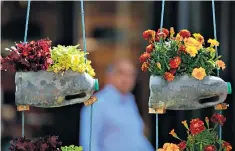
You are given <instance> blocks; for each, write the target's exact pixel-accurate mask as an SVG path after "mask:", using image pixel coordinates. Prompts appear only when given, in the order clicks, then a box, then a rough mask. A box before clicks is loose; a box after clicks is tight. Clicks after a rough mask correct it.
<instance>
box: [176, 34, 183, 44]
mask: <svg viewBox="0 0 235 151" xmlns="http://www.w3.org/2000/svg"><path fill="white" fill-rule="evenodd" d="M175 40H176V42H180V41H182V40H183V37H182V36H180V34H177V35H176V37H175Z"/></svg>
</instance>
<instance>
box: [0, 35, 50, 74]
mask: <svg viewBox="0 0 235 151" xmlns="http://www.w3.org/2000/svg"><path fill="white" fill-rule="evenodd" d="M50 47H51V41H50V40H49V39H41V40H38V41H36V42H35V41H31V42H29V43H22V42H20V43H16V47H11V48H10V49H9V48H6V50H8V51H10V53H9V55H8V56H6V57H5V58H2V57H0V58H1V70H10V71H13V72H15V71H38V70H47V68H48V66H49V65H50V64H51V63H52V62H51V58H50V57H51V54H50Z"/></svg>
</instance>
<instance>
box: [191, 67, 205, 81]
mask: <svg viewBox="0 0 235 151" xmlns="http://www.w3.org/2000/svg"><path fill="white" fill-rule="evenodd" d="M192 76H193V77H194V78H196V79H198V80H202V79H203V78H204V77H205V76H206V71H205V69H204V68H202V67H200V68H194V69H193V72H192Z"/></svg>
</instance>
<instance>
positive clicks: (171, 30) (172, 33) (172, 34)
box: [170, 27, 175, 37]
mask: <svg viewBox="0 0 235 151" xmlns="http://www.w3.org/2000/svg"><path fill="white" fill-rule="evenodd" d="M170 34H171V35H170V37H173V36H174V34H175V30H174V28H173V27H171V28H170Z"/></svg>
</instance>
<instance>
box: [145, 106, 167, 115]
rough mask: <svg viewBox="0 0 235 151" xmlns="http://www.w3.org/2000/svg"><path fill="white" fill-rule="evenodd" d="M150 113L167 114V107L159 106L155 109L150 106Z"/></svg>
mask: <svg viewBox="0 0 235 151" xmlns="http://www.w3.org/2000/svg"><path fill="white" fill-rule="evenodd" d="M149 113H150V114H165V113H166V108H163V107H161V108H157V109H153V108H149Z"/></svg>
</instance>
